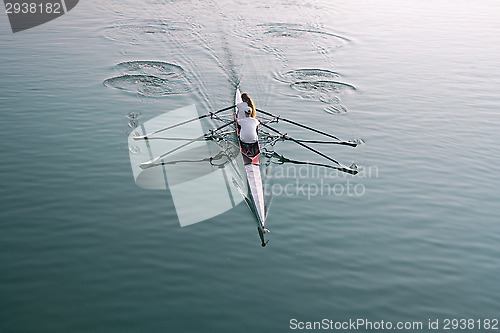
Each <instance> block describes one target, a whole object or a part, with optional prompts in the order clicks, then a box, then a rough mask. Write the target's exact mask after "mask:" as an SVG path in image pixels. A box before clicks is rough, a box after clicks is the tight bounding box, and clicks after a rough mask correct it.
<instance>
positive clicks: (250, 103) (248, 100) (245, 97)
mask: <svg viewBox="0 0 500 333" xmlns="http://www.w3.org/2000/svg"><path fill="white" fill-rule="evenodd" d="M241 100H242V101H243V102H245V103H247V104H248V106H249V107H250V108H251V109H252V113H251V114H250V117H252V118H255V116H256V115H257V112H256V111H255V105H254V104H253V101H252V99H251V98H250V96H248V94H247V93H243V94H241Z"/></svg>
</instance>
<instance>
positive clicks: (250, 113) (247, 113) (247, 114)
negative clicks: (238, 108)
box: [245, 107, 252, 117]
mask: <svg viewBox="0 0 500 333" xmlns="http://www.w3.org/2000/svg"><path fill="white" fill-rule="evenodd" d="M251 115H252V109H251V108H250V107H248V109H246V110H245V117H250V116H251Z"/></svg>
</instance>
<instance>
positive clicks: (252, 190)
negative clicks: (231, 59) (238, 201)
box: [234, 88, 268, 246]
mask: <svg viewBox="0 0 500 333" xmlns="http://www.w3.org/2000/svg"><path fill="white" fill-rule="evenodd" d="M241 102H243V101H242V100H241V91H240V89H239V88H238V89H236V95H235V100H234V103H235V105H238V104H239V103H241ZM234 111H235V112H234V120H235V127H236V134H237V135H238V142H239V147H240V152H241V156H242V158H243V165H244V166H245V175H246V180H247V185H248V193H247V194H246V195H245V201H246V203H247V204H248V207H250V209H251V210H252V211H253V212H254V215H255V217H256V219H257V230H258V232H259V236H260V240H261V242H262V244H261V245H262V246H266V244H267V242H266V241H265V240H264V233H266V232H267V231H268V230H267V229H266V228H265V223H266V211H265V205H264V188H263V185H262V176H261V172H260V162H259V157H260V145H259V141H258V140H257V142H255V143H253V144H247V143H244V142H241V140H240V139H239V135H240V133H239V129H238V118H237V114H238V109H237V108H236V106H235V108H234Z"/></svg>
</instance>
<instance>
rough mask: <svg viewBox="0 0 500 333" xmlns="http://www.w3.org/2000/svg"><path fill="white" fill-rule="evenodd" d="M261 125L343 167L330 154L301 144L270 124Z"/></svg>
mask: <svg viewBox="0 0 500 333" xmlns="http://www.w3.org/2000/svg"><path fill="white" fill-rule="evenodd" d="M261 125H262V126H264V127H265V128H268V129H270V130H271V131H273V132H275V133H277V134H279V135H281V136H283V137H284V138H285V139H287V140H290V141H293V142H295V143H296V144H298V145H300V146H302V147H304V148H306V149H309V150H310V151H312V152H314V153H316V154H318V155H319V156H321V157H324V158H326V159H327V160H329V161H331V162H333V163H335V164H337V165H340V166H341V167H343V165H342V164H340V162H338V161H336V160H334V159H333V158H331V157H330V156H328V155H325V154H323V153H322V152H320V151H319V150H316V149H314V148H312V147H309V146H308V145H306V144H303V143H302V142H300V141H298V140H295V139H294V138H291V137H289V136H287V135H284V134H282V133H281V132H280V131H278V130H277V129H274V128H272V127H271V126H268V125H266V124H261ZM346 170H349V169H346Z"/></svg>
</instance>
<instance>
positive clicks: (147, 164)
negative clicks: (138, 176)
mask: <svg viewBox="0 0 500 333" xmlns="http://www.w3.org/2000/svg"><path fill="white" fill-rule="evenodd" d="M232 123H234V120H233V121H232V122H230V123H227V124H224V125H222V126H219V127H217V128H216V129H215V130H213V132H215V131H218V130H221V129H223V128H224V127H227V126H229V125H231V124H232ZM207 134H208V133H205V134H203V135H200V136H199V137H197V138H194V139H192V140H190V141H188V142H186V143H184V144H182V145H180V146H179V147H176V148H174V149H172V150H169V151H167V152H166V153H164V154H161V155H160V156H158V157H155V158H153V159H152V160H149V161H147V162H144V163H141V164H139V167H141V169H147V168H149V167H151V166H152V164H153V163H155V162H156V161H158V160H159V159H161V158H163V157H165V156H167V155H169V154H172V153H173V152H176V151H177V150H179V149H181V148H184V147H186V146H187V145H190V144H192V143H193V142H195V141H198V140H200V139H201V138H204V137H206V136H207Z"/></svg>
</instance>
